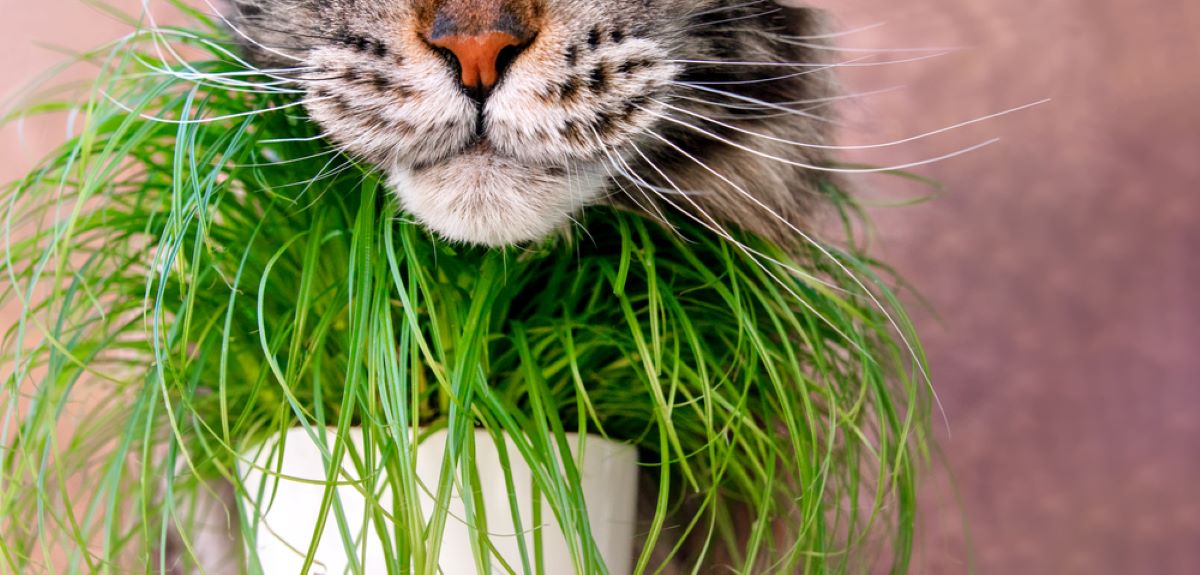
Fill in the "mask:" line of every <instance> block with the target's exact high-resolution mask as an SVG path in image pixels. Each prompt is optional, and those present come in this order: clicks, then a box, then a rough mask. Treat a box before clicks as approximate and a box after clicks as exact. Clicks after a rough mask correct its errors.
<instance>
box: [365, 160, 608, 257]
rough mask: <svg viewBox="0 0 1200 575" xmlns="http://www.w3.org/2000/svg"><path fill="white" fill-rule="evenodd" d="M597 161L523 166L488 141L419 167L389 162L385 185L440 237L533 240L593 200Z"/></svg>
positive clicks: (502, 242) (598, 187)
mask: <svg viewBox="0 0 1200 575" xmlns="http://www.w3.org/2000/svg"><path fill="white" fill-rule="evenodd" d="M599 172H600V170H599V166H589V165H572V166H570V167H567V166H531V165H529V164H528V163H525V162H521V161H519V160H517V159H514V158H511V157H508V156H504V155H501V154H498V153H496V152H495V151H494V150H493V149H492V147H491V146H490V145H488V144H486V143H485V144H483V145H479V146H472V147H471V148H468V149H467V150H466V151H464V152H463V153H461V154H459V155H457V156H455V157H453V158H450V159H447V160H444V161H441V162H438V163H435V164H431V165H427V166H416V167H414V166H411V165H406V164H395V165H393V166H392V167H391V168H390V169H389V170H388V181H389V184H390V186H391V188H392V190H394V192H395V193H396V195H397V196H398V197H399V199H400V202H401V204H402V205H403V207H404V208H405V210H407V211H408V212H409V213H411V214H412V215H413V216H415V217H416V218H417V220H418V221H419V222H420V223H421V224H423V225H424V226H426V227H428V228H429V229H431V230H433V231H434V232H435V233H436V234H438V235H439V236H441V237H442V238H444V239H447V240H450V241H456V242H464V243H470V244H479V245H485V246H493V247H499V246H507V245H513V244H521V243H527V242H531V241H536V240H539V239H542V238H545V237H547V236H549V235H551V234H552V233H553V232H554V231H555V230H557V229H559V228H561V227H562V226H564V225H567V224H568V223H569V222H570V221H571V216H572V214H574V213H576V212H578V211H579V209H580V208H582V207H584V206H586V205H589V204H592V203H595V202H597V201H598V200H599V199H600V198H601V196H602V195H603V194H604V191H605V188H606V182H607V180H606V178H604V177H603V176H602V175H601V174H600V173H599Z"/></svg>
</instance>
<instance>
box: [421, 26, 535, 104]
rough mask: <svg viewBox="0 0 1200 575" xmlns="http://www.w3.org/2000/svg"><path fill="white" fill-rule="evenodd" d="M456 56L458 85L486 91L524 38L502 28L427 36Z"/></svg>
mask: <svg viewBox="0 0 1200 575" xmlns="http://www.w3.org/2000/svg"><path fill="white" fill-rule="evenodd" d="M429 43H430V44H433V45H434V46H437V47H438V48H444V49H446V50H448V51H449V52H450V53H451V54H453V55H454V59H455V60H458V67H459V68H460V69H461V70H462V78H461V79H462V85H463V87H464V88H466V89H467V91H469V92H473V93H478V94H480V95H486V94H487V93H488V92H490V91H491V90H492V88H493V87H495V85H496V82H499V81H500V76H501V75H502V74H504V71H505V69H506V68H508V65H509V64H510V63H512V60H513V58H515V57H516V55H517V52H519V51H520V49H521V48H522V47H523V46H524V44H525V41H524V40H522V39H521V38H518V37H516V36H513V35H512V34H508V33H505V32H486V33H484V34H478V35H474V36H457V35H456V36H444V37H442V38H437V39H430V40H429Z"/></svg>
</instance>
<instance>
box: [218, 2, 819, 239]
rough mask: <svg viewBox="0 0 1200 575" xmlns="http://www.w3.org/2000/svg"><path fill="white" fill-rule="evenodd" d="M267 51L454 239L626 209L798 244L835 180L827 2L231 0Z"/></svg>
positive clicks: (533, 232) (403, 198)
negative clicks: (819, 6)
mask: <svg viewBox="0 0 1200 575" xmlns="http://www.w3.org/2000/svg"><path fill="white" fill-rule="evenodd" d="M226 19H227V21H228V24H229V27H230V29H231V31H232V33H233V35H234V36H235V38H237V39H238V40H239V41H240V42H241V44H242V45H243V46H244V48H245V51H246V53H247V54H248V55H249V59H250V60H251V61H252V62H254V63H255V64H256V65H259V66H262V67H270V68H274V69H277V70H283V69H288V70H292V71H294V73H295V75H296V77H297V78H298V79H299V80H300V83H301V84H302V85H303V86H304V87H305V92H306V94H307V96H306V102H305V106H306V108H307V111H308V113H309V114H310V116H311V117H312V119H313V120H315V121H316V122H317V123H318V124H319V125H320V126H321V127H322V128H323V129H324V133H325V135H326V136H327V137H328V138H329V139H330V140H332V141H333V142H335V143H336V144H338V145H339V146H341V147H342V148H343V149H344V150H345V151H347V152H348V153H350V154H351V155H353V156H355V157H357V158H359V159H361V160H365V161H367V162H369V163H371V164H373V165H374V166H376V167H378V168H379V169H380V170H381V171H382V172H383V173H385V174H386V175H387V180H388V182H389V184H390V187H391V188H392V189H393V190H394V192H395V193H396V194H397V195H398V197H399V200H400V202H401V204H402V205H403V207H404V209H405V210H406V211H407V212H408V213H410V214H411V215H412V216H413V217H415V218H416V219H417V220H418V221H419V222H421V223H422V224H423V225H424V226H426V227H427V228H429V229H431V230H433V231H434V232H435V233H437V234H438V235H439V236H441V237H442V238H444V239H447V240H451V241H455V242H464V243H471V244H480V245H486V246H504V245H511V244H520V243H524V242H531V241H537V240H540V239H542V238H545V237H547V236H549V235H552V234H554V233H555V232H556V231H558V230H562V229H564V228H566V227H567V226H570V225H571V222H572V221H573V220H574V217H575V216H576V215H577V213H578V212H579V211H581V209H582V208H584V207H586V206H588V205H592V204H598V203H605V202H607V203H612V204H617V205H619V206H621V207H625V208H629V209H633V210H637V211H639V212H642V213H644V214H646V215H647V216H649V217H653V218H656V219H659V220H662V221H664V222H666V221H668V220H669V217H667V214H668V213H671V212H675V213H680V214H682V215H683V217H688V218H692V219H694V220H695V221H696V222H698V223H700V224H702V225H704V226H706V227H707V228H709V229H711V230H713V231H714V232H715V233H718V234H722V235H725V234H726V230H728V229H730V228H731V227H732V228H739V229H742V230H745V231H749V232H752V233H755V234H757V235H759V236H761V237H764V238H766V239H768V240H771V241H774V242H776V243H778V244H782V245H787V244H791V243H794V242H796V238H797V231H798V230H799V228H798V227H797V226H803V225H804V223H805V222H806V220H807V219H809V217H810V216H811V214H812V213H813V212H814V211H815V208H817V207H818V206H820V205H821V202H820V198H821V197H822V192H821V190H822V189H823V186H822V184H823V182H825V181H827V180H829V179H831V178H832V177H833V175H832V173H831V172H830V171H827V170H823V167H824V166H826V165H828V164H829V158H828V157H827V155H828V154H827V153H826V150H827V149H828V146H827V145H826V143H827V140H828V135H829V131H830V130H829V128H830V126H831V117H830V116H831V114H830V105H829V104H830V103H831V102H832V101H833V100H834V99H836V93H837V92H836V89H835V85H834V82H833V80H832V74H831V73H830V71H831V68H832V66H830V65H828V64H826V63H825V58H823V56H824V55H825V54H828V53H829V48H828V47H827V46H825V45H823V44H821V38H822V36H821V33H822V30H823V29H824V25H823V18H822V15H821V13H820V12H819V11H817V10H815V9H811V8H805V7H798V6H794V5H785V4H783V3H782V2H781V1H779V0H231V3H230V4H229V6H228V7H227V10H226Z"/></svg>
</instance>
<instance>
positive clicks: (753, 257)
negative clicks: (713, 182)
mask: <svg viewBox="0 0 1200 575" xmlns="http://www.w3.org/2000/svg"><path fill="white" fill-rule="evenodd" d="M649 133H651V134H653V132H649ZM631 146H632V147H633V149H634V150H635V151H636V152H637V153H638V155H639V156H641V158H642V159H643V160H644V161H645V162H646V163H647V165H649V166H650V168H651V169H652V170H654V171H655V172H657V173H658V174H659V176H660V177H662V178H663V179H664V180H665V181H666V182H667V183H668V184H669V185H670V186H671V187H672V188H674V189H675V190H676V191H679V192H680V193H681V194H682V193H683V190H680V189H679V186H678V185H676V184H675V182H674V181H672V180H671V178H670V177H669V176H667V175H666V174H665V173H664V172H663V171H662V169H661V168H659V167H658V166H657V165H656V164H655V163H654V162H653V161H652V160H650V158H649V157H648V156H646V154H645V153H644V152H643V151H642V150H641V148H639V147H638V146H637V144H631ZM622 163H623V164H624V165H625V166H626V168H628V164H626V163H624V161H622ZM625 173H626V174H627V175H630V176H632V174H630V171H625ZM637 180H641V178H640V177H637ZM642 182H643V183H646V185H647V186H648V187H649V189H650V190H652V191H653V190H654V189H655V188H656V186H653V185H652V184H649V183H648V182H645V181H644V180H642ZM659 197H661V198H662V199H663V200H664V201H666V202H667V203H669V204H671V205H672V206H673V207H674V208H675V209H676V211H678V212H680V213H682V214H684V215H685V216H687V217H689V218H691V219H692V220H693V221H695V222H697V223H699V224H700V225H701V226H702V227H704V228H705V229H708V230H709V231H711V232H713V233H715V234H717V235H718V236H720V237H721V238H723V239H725V240H726V241H727V242H729V243H730V244H731V245H733V246H734V247H735V248H737V249H738V250H739V251H741V252H742V253H744V254H746V256H747V257H748V258H749V259H750V261H751V262H753V263H754V265H756V266H758V268H759V269H761V270H762V271H763V272H764V273H766V274H767V275H768V276H769V277H770V278H771V279H772V280H774V281H775V282H776V283H778V284H779V285H780V287H782V288H783V289H784V290H785V291H787V292H788V294H789V295H791V296H792V297H793V298H795V299H796V301H797V302H799V303H800V305H801V306H803V307H804V308H805V309H807V310H809V311H810V312H812V313H813V315H815V316H816V317H817V318H818V319H820V320H821V321H822V322H823V323H825V324H826V325H827V326H828V327H829V328H830V329H831V330H833V331H834V332H835V333H837V334H838V335H839V336H841V337H842V339H844V340H845V341H846V342H847V343H849V344H850V345H851V346H852V347H855V348H857V349H859V350H860V351H861V352H862V353H864V354H866V355H868V357H870V355H869V354H867V352H866V350H865V349H863V348H862V347H861V346H860V345H859V344H858V343H857V342H856V341H854V340H853V339H852V338H850V337H849V336H848V335H846V334H845V333H844V332H842V331H841V329H840V328H838V327H837V325H836V324H834V323H833V322H832V321H831V320H830V319H829V318H827V317H825V315H824V314H822V313H821V312H820V311H819V310H817V309H816V308H814V307H813V306H812V304H810V303H808V301H807V300H805V299H804V298H803V297H801V296H800V294H798V293H796V292H795V290H793V289H792V288H791V286H789V285H787V283H786V282H784V281H783V280H782V279H780V278H779V276H777V275H776V274H775V272H774V271H773V270H771V269H770V268H768V267H767V266H766V265H764V264H763V262H762V260H760V259H759V255H757V254H758V252H757V250H754V249H752V248H750V247H749V246H747V245H746V244H745V243H743V242H741V241H739V240H738V239H737V238H735V237H733V235H732V234H730V233H729V232H728V231H726V230H725V229H724V228H722V227H721V225H720V224H719V223H718V222H717V220H716V218H714V217H713V216H712V215H710V214H709V213H708V212H707V211H706V210H705V209H704V208H702V207H700V206H699V205H698V204H696V203H695V202H693V201H691V200H690V199H688V198H687V196H686V195H683V196H682V197H683V198H684V199H685V200H687V201H688V203H689V204H691V205H692V207H693V208H694V209H695V210H697V211H698V212H699V213H700V214H701V215H703V216H704V218H705V219H707V220H709V221H710V222H712V224H711V225H709V224H706V223H704V222H703V221H701V220H700V219H698V218H697V217H696V216H695V215H694V214H691V213H690V212H689V211H688V210H684V209H681V208H680V207H679V205H678V204H676V203H675V202H673V201H671V199H670V198H669V197H667V196H664V195H661V194H659ZM767 259H771V258H767ZM784 267H785V268H786V269H788V270H789V271H792V272H793V273H796V274H798V275H799V277H800V278H802V279H804V280H805V281H814V282H816V283H818V284H821V285H826V286H828V285H829V284H827V283H826V282H824V281H821V280H820V279H818V278H816V277H814V276H812V274H809V273H806V272H803V271H800V270H798V269H795V268H793V267H791V266H784Z"/></svg>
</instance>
